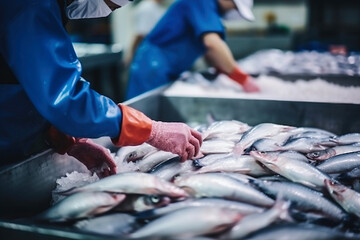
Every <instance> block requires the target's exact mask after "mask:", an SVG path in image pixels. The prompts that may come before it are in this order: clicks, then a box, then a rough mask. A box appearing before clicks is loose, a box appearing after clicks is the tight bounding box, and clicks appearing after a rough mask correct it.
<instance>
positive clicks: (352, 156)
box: [316, 151, 360, 174]
mask: <svg viewBox="0 0 360 240" xmlns="http://www.w3.org/2000/svg"><path fill="white" fill-rule="evenodd" d="M316 167H317V168H318V169H320V170H321V171H323V172H325V173H329V174H330V173H343V172H348V171H351V170H353V169H354V168H358V167H360V151H358V152H350V153H343V154H339V155H336V156H333V157H330V158H328V159H326V160H324V161H322V162H321V163H320V164H318V165H316Z"/></svg>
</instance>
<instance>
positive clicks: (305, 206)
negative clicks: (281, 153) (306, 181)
mask: <svg viewBox="0 0 360 240" xmlns="http://www.w3.org/2000/svg"><path fill="white" fill-rule="evenodd" d="M250 182H251V183H253V184H255V185H256V186H257V187H258V188H260V189H261V190H262V191H263V192H264V193H266V194H268V195H270V196H272V197H277V196H281V197H282V198H283V199H285V200H289V201H291V202H292V203H294V204H295V207H296V208H297V209H301V210H302V211H306V212H307V211H315V212H321V213H322V215H325V216H326V217H330V218H331V219H334V220H337V221H340V220H342V219H345V217H346V214H345V213H344V211H343V210H342V209H341V208H339V207H338V206H337V205H335V204H334V203H332V202H330V201H329V200H328V199H327V198H325V197H324V195H323V194H322V193H321V192H318V191H315V190H312V189H310V188H308V187H305V186H303V185H301V184H298V183H293V182H277V181H260V180H257V179H253V180H250Z"/></svg>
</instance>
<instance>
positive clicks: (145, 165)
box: [136, 151, 178, 172]
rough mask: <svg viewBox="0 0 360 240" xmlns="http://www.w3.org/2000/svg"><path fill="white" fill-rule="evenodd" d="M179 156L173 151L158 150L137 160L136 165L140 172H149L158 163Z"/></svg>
mask: <svg viewBox="0 0 360 240" xmlns="http://www.w3.org/2000/svg"><path fill="white" fill-rule="evenodd" d="M177 156H178V155H176V154H174V153H171V152H165V151H157V152H154V153H152V154H150V155H148V156H145V157H144V158H143V159H140V160H138V161H136V167H137V168H138V169H139V171H140V172H148V171H150V170H151V169H152V168H153V167H154V166H156V165H157V164H159V163H162V162H165V161H167V160H169V159H171V158H174V157H177Z"/></svg>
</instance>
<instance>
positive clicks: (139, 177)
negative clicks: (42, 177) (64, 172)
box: [61, 172, 188, 198]
mask: <svg viewBox="0 0 360 240" xmlns="http://www.w3.org/2000/svg"><path fill="white" fill-rule="evenodd" d="M84 191H104V192H112V193H132V194H145V195H165V196H170V197H180V198H181V197H187V196H188V194H187V193H186V192H185V191H184V190H183V189H181V188H179V187H177V186H176V185H174V184H173V183H171V182H168V181H165V180H163V179H161V178H159V177H157V176H155V175H152V174H149V173H142V172H124V173H118V174H116V175H111V176H108V177H106V178H102V179H100V180H99V181H97V182H94V183H90V184H88V185H85V186H82V187H77V188H72V189H69V190H67V191H64V192H62V193H61V194H64V195H69V194H72V193H75V192H84Z"/></svg>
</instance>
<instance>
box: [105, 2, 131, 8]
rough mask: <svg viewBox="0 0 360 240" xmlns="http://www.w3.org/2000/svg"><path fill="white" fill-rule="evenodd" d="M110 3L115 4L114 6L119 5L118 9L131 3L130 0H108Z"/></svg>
mask: <svg viewBox="0 0 360 240" xmlns="http://www.w3.org/2000/svg"><path fill="white" fill-rule="evenodd" d="M110 1H112V2H113V3H115V4H116V5H119V6H120V7H123V6H125V5H126V4H128V3H129V1H130V2H132V0H110Z"/></svg>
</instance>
